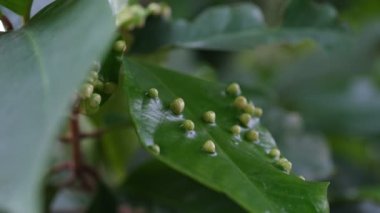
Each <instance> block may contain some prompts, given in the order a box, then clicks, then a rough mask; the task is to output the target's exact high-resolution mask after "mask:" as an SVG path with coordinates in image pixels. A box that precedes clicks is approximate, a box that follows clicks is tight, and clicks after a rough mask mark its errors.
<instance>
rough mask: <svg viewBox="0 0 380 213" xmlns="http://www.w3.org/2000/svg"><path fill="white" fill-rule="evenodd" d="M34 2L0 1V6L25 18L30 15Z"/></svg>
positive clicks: (31, 0) (25, 0)
mask: <svg viewBox="0 0 380 213" xmlns="http://www.w3.org/2000/svg"><path fill="white" fill-rule="evenodd" d="M32 3H33V0H16V1H15V0H0V5H2V6H4V7H7V8H8V9H10V10H12V11H13V12H15V13H17V14H19V15H21V16H25V15H27V14H29V13H30V8H31V7H32Z"/></svg>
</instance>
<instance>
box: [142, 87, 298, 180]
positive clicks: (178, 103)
mask: <svg viewBox="0 0 380 213" xmlns="http://www.w3.org/2000/svg"><path fill="white" fill-rule="evenodd" d="M226 93H227V94H228V95H230V96H235V97H236V98H235V100H234V101H233V103H232V105H233V106H234V107H235V108H237V109H238V110H240V111H242V114H241V115H240V116H239V123H240V124H235V125H233V126H232V127H231V129H230V131H231V133H232V135H233V136H234V137H238V138H240V134H241V133H242V132H243V131H244V138H245V139H246V141H248V142H258V141H259V139H260V135H259V132H258V131H256V130H254V129H252V126H253V125H252V123H251V121H252V119H253V118H254V117H260V116H261V115H262V114H263V110H262V109H261V108H259V107H256V106H255V105H254V104H253V103H252V102H250V101H248V100H247V98H246V97H244V96H241V89H240V86H239V84H237V83H232V84H230V85H229V86H228V87H227V88H226ZM146 94H147V95H148V96H149V97H150V98H153V99H156V98H158V90H157V89H155V88H151V89H149V90H148V91H147V93H146ZM184 109H185V101H184V100H183V99H182V98H176V99H174V100H173V101H172V102H171V104H170V110H171V111H172V113H174V114H175V115H180V114H181V113H182V112H183V111H184ZM202 120H203V121H204V122H205V123H207V124H211V125H213V124H215V122H216V113H215V112H214V111H206V112H204V113H203V115H202ZM181 127H182V128H184V129H185V130H186V131H187V132H193V131H194V129H195V124H194V122H193V121H192V120H184V121H183V123H182V125H181ZM150 149H151V150H152V151H153V152H154V153H156V154H159V152H160V147H159V146H158V145H157V144H153V145H151V146H150ZM202 150H203V151H205V152H207V153H210V154H215V153H216V145H215V143H214V142H213V141H212V140H207V141H205V142H204V144H203V146H202ZM267 155H268V156H269V157H270V158H272V159H273V160H274V162H275V165H276V166H277V167H280V168H281V170H282V171H284V172H285V173H287V174H289V173H290V171H291V169H292V163H291V162H290V161H289V160H288V159H286V158H285V157H283V156H281V152H280V150H279V149H278V148H273V149H271V150H269V151H268V152H267ZM300 178H301V179H303V180H304V178H303V177H302V176H300Z"/></svg>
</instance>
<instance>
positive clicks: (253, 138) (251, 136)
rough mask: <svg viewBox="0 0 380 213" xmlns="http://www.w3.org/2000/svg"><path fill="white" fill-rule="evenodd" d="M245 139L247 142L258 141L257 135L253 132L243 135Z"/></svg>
mask: <svg viewBox="0 0 380 213" xmlns="http://www.w3.org/2000/svg"><path fill="white" fill-rule="evenodd" d="M245 137H246V138H247V140H248V141H257V140H258V139H259V133H258V132H257V131H255V130H249V131H248V132H247V133H246V134H245Z"/></svg>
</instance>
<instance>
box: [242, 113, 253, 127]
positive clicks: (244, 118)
mask: <svg viewBox="0 0 380 213" xmlns="http://www.w3.org/2000/svg"><path fill="white" fill-rule="evenodd" d="M251 119H252V116H251V115H250V114H248V113H243V114H241V115H240V117H239V120H240V122H241V123H242V124H243V125H244V126H245V127H248V125H249V122H250V121H251Z"/></svg>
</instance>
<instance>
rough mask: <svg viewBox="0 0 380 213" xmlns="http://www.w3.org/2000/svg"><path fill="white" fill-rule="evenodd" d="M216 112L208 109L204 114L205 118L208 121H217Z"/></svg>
mask: <svg viewBox="0 0 380 213" xmlns="http://www.w3.org/2000/svg"><path fill="white" fill-rule="evenodd" d="M215 119H216V114H215V112H214V111H207V112H205V113H204V114H203V120H204V121H205V122H206V123H215Z"/></svg>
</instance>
